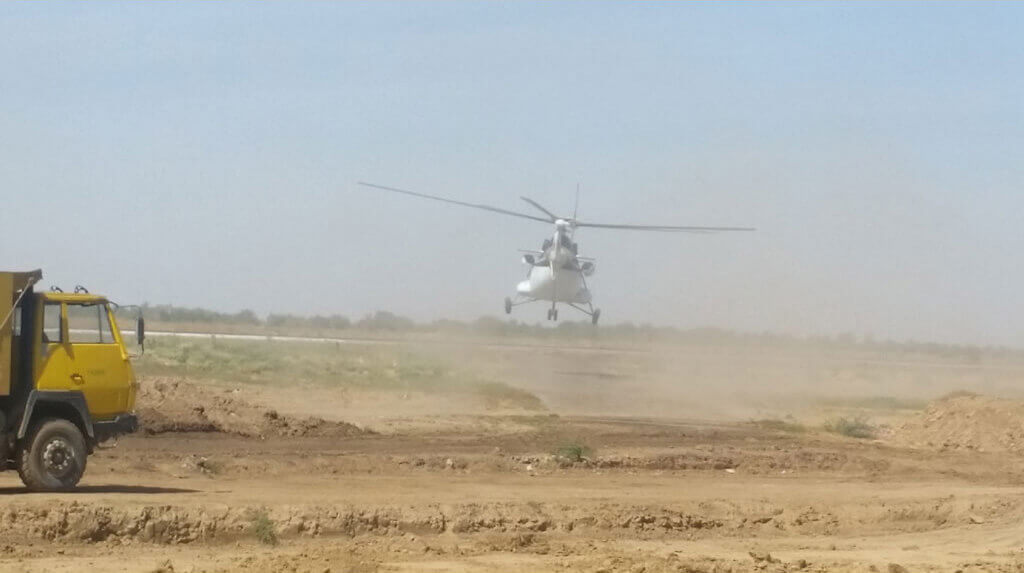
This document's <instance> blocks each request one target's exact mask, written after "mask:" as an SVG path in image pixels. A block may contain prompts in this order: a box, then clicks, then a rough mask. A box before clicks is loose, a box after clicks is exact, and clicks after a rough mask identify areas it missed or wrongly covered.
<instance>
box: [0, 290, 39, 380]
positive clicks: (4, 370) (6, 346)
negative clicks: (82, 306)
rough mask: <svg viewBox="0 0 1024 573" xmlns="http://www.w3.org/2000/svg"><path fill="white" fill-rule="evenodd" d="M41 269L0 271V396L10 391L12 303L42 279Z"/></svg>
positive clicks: (12, 331) (12, 332)
mask: <svg viewBox="0 0 1024 573" xmlns="http://www.w3.org/2000/svg"><path fill="white" fill-rule="evenodd" d="M42 278H43V271H41V270H34V271H29V272H25V273H15V272H9V271H0V321H3V322H2V323H0V396H7V395H9V394H10V393H11V373H12V371H13V368H12V367H11V346H12V342H13V334H14V330H13V328H12V325H13V323H14V305H15V304H16V303H17V301H18V298H19V297H20V296H21V294H22V293H23V292H24V291H25V289H27V288H28V287H30V286H32V285H33V284H35V283H36V282H38V281H40V280H42Z"/></svg>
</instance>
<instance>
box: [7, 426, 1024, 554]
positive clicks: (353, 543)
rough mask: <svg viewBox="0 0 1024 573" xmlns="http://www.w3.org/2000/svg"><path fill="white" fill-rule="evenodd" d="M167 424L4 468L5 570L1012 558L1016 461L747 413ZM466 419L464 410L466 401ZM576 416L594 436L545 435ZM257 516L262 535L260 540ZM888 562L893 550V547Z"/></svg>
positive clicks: (1020, 473) (1019, 506) (1016, 530)
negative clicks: (578, 453)
mask: <svg viewBox="0 0 1024 573" xmlns="http://www.w3.org/2000/svg"><path fill="white" fill-rule="evenodd" d="M504 422H505V423H508V424H509V426H508V427H506V428H505V429H504V430H499V431H494V428H495V420H487V419H481V420H478V421H477V422H476V423H478V424H479V425H480V426H479V428H480V432H478V433H476V434H474V435H467V433H466V432H465V431H462V430H460V431H457V432H450V431H442V432H420V433H418V434H416V435H380V434H367V435H360V436H350V437H343V438H332V437H326V438H324V437H312V438H303V437H292V438H279V437H267V438H262V439H261V438H259V437H242V436H236V435H230V434H225V433H220V432H211V433H197V434H178V433H167V434H161V435H157V436H150V437H133V438H130V439H126V440H123V441H122V443H121V444H120V445H119V446H118V447H117V448H116V449H112V450H107V451H103V452H101V453H99V454H98V455H97V456H95V457H94V458H92V459H91V460H90V462H91V465H90V468H89V473H88V476H87V478H86V480H85V481H84V483H83V486H82V488H81V489H80V490H79V491H78V492H75V493H71V494H27V493H24V492H22V491H21V490H20V487H19V484H18V483H17V482H16V477H15V476H13V475H4V476H3V477H2V478H0V479H2V481H0V484H2V486H0V494H2V495H4V497H5V498H6V499H5V503H4V509H3V512H2V514H0V534H2V536H3V539H4V545H3V547H0V551H3V558H2V560H0V570H2V571H55V572H56V571H72V570H81V569H82V568H86V569H89V570H109V571H160V570H164V571H171V570H173V571H242V570H245V571H254V570H255V571H282V570H286V571H287V570H294V571H316V572H322V571H325V570H328V569H330V570H331V571H499V570H500V571H538V570H543V571H555V570H573V571H576V570H581V571H601V570H606V571H730V570H731V571H748V570H750V571H754V570H759V571H764V570H769V571H800V570H807V571H847V570H848V571H867V570H870V567H872V566H873V567H875V568H876V569H877V570H880V571H886V570H893V571H898V570H900V569H898V568H895V567H897V566H900V567H906V568H907V570H913V571H922V570H925V571H928V570H936V571H955V570H962V571H1004V570H1005V571H1016V570H1018V569H1017V567H1018V566H1019V565H1020V564H1021V563H1022V561H1020V560H1019V556H1020V550H1021V544H1022V543H1024V535H1022V534H1024V530H1022V529H1021V528H1020V526H1019V522H1020V519H1021V517H1022V516H1024V485H1022V484H1024V479H1022V478H1024V464H1021V463H1020V462H1019V461H1017V460H1011V461H1010V462H1009V463H1007V462H1006V460H1003V459H1001V457H1002V456H997V455H991V454H985V453H978V452H968V453H964V452H948V453H945V454H941V455H938V456H937V455H935V454H933V453H930V452H921V451H915V450H906V449H898V448H892V447H889V446H887V445H885V444H882V443H864V442H863V441H857V440H850V439H844V438H838V437H833V436H829V435H818V434H813V435H807V434H802V433H801V434H790V433H786V432H774V431H766V430H764V429H763V428H760V427H757V426H754V425H750V424H731V425H730V424H720V423H716V424H702V423H696V422H681V421H677V422H674V423H659V422H649V421H636V420H617V419H610V420H609V419H602V420H593V419H561V418H557V417H553V416H550V415H540V416H534V417H520V418H517V419H515V420H504ZM466 423H467V424H468V423H470V421H469V420H466ZM579 436H586V437H587V438H588V443H590V444H593V446H592V447H594V449H595V450H596V451H598V452H600V454H599V455H596V456H594V457H593V458H592V459H584V460H580V461H576V462H571V461H569V460H566V459H559V458H557V457H555V456H552V455H549V454H548V453H547V452H551V451H556V450H557V449H558V447H559V445H560V444H563V443H566V442H568V441H569V440H572V439H576V438H578V437H579ZM261 519H266V520H269V522H270V523H271V524H272V526H273V531H274V532H275V536H276V538H277V543H276V544H273V545H271V544H265V543H261V542H260V541H258V540H257V537H258V532H257V529H258V524H259V522H260V520H261ZM890 564H894V565H890Z"/></svg>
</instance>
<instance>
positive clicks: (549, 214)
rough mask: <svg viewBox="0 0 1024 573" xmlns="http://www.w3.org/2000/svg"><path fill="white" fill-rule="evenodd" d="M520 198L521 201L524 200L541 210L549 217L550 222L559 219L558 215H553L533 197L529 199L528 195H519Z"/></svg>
mask: <svg viewBox="0 0 1024 573" xmlns="http://www.w3.org/2000/svg"><path fill="white" fill-rule="evenodd" d="M520 199H522V200H523V201H526V202H527V203H529V204H530V205H533V206H534V207H536V208H538V209H540V210H541V211H543V212H544V214H545V215H547V216H548V217H551V222H552V223H554V222H555V221H557V220H558V219H559V217H558V215H555V214H554V213H552V212H551V211H548V210H547V209H545V208H544V207H541V205H540V203H538V202H536V201H534V200H533V199H530V198H529V197H520Z"/></svg>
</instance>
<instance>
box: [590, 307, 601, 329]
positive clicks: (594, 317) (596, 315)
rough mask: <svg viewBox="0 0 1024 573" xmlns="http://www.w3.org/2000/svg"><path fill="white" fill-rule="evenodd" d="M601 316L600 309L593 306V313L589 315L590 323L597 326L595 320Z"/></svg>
mask: <svg viewBox="0 0 1024 573" xmlns="http://www.w3.org/2000/svg"><path fill="white" fill-rule="evenodd" d="M600 318H601V309H599V308H595V309H594V314H592V315H590V323H591V324H593V325H594V326H597V321H598V320H599V319H600Z"/></svg>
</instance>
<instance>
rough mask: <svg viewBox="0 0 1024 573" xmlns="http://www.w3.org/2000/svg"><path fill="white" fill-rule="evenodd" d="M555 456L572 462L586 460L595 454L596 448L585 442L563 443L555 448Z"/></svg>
mask: <svg viewBox="0 0 1024 573" xmlns="http://www.w3.org/2000/svg"><path fill="white" fill-rule="evenodd" d="M555 456H557V457H559V458H561V459H563V460H566V461H568V462H571V463H578V462H583V461H586V460H588V459H590V458H592V457H593V456H594V450H593V449H591V448H590V446H587V445H585V444H577V443H569V444H563V445H561V446H559V447H558V449H557V450H555Z"/></svg>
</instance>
